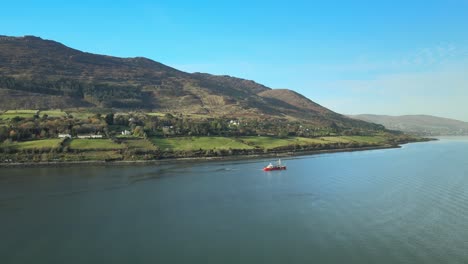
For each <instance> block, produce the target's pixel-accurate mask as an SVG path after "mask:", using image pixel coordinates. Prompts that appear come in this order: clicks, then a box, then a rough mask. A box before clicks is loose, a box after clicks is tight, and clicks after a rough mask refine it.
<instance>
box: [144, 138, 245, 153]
mask: <svg viewBox="0 0 468 264" xmlns="http://www.w3.org/2000/svg"><path fill="white" fill-rule="evenodd" d="M151 142H153V143H154V144H155V145H156V146H158V147H159V148H160V149H161V150H166V149H168V150H198V149H204V150H207V149H252V148H253V147H252V146H249V145H247V144H244V143H242V142H240V141H238V140H236V139H234V138H226V137H179V138H152V139H151Z"/></svg>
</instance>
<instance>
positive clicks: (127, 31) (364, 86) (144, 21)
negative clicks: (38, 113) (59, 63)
mask: <svg viewBox="0 0 468 264" xmlns="http://www.w3.org/2000/svg"><path fill="white" fill-rule="evenodd" d="M95 2H97V1H75V2H73V3H72V2H71V1H47V0H44V1H21V0H17V1H8V2H4V3H2V5H1V15H0V34H3V35H11V36H21V35H37V36H40V37H42V38H47V39H53V40H56V41H59V42H62V43H64V44H66V45H68V46H71V47H73V48H76V49H80V50H84V51H88V52H92V53H99V54H107V55H113V56H122V57H134V56H144V57H148V58H150V59H153V60H156V61H159V62H162V63H164V64H167V65H169V66H173V67H176V68H179V69H182V70H185V71H189V72H195V71H199V72H208V73H213V74H228V75H232V76H238V77H242V78H247V79H252V80H255V81H257V82H259V83H263V84H265V85H267V86H269V87H272V88H289V89H293V90H295V91H298V92H300V93H302V94H304V95H306V96H307V97H309V98H310V99H312V100H314V101H316V102H318V103H320V104H322V105H324V106H327V107H329V108H331V109H333V110H335V111H338V112H340V113H350V114H357V113H376V114H393V115H397V114H433V115H439V116H445V117H452V118H458V119H462V120H465V121H468V106H467V104H466V101H467V99H468V74H466V73H467V72H468V71H467V70H466V69H468V67H467V66H468V31H467V29H468V1H450V0H445V1H430V0H426V1H399V0H395V1H322V2H318V1H294V0H289V1H243V0H241V1H176V0H174V1H138V2H135V1H118V0H114V1H99V3H95Z"/></svg>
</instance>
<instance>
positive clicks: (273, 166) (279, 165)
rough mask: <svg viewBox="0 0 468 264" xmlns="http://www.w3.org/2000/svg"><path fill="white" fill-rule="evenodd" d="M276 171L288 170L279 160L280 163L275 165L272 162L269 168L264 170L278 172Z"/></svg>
mask: <svg viewBox="0 0 468 264" xmlns="http://www.w3.org/2000/svg"><path fill="white" fill-rule="evenodd" d="M276 170H286V166H285V165H282V164H281V160H280V159H279V160H278V162H277V163H276V164H275V165H273V164H272V163H271V162H270V164H268V166H266V167H264V168H263V171H276Z"/></svg>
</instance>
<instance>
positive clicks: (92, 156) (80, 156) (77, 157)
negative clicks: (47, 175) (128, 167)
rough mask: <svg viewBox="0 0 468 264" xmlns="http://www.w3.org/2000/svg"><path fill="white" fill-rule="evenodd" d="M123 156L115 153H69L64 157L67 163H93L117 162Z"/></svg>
mask: <svg viewBox="0 0 468 264" xmlns="http://www.w3.org/2000/svg"><path fill="white" fill-rule="evenodd" d="M121 158H122V155H120V154H119V153H117V152H115V151H91V152H82V153H67V154H65V155H64V156H63V160H66V161H91V160H100V161H102V160H115V159H121Z"/></svg>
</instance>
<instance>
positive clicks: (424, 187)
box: [0, 138, 468, 264]
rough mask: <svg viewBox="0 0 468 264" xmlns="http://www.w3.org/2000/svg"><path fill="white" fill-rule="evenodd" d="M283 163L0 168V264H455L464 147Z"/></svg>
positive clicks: (460, 257)
mask: <svg viewBox="0 0 468 264" xmlns="http://www.w3.org/2000/svg"><path fill="white" fill-rule="evenodd" d="M283 161H284V162H285V163H286V164H287V165H288V170H287V171H281V172H278V171H277V172H270V173H267V172H263V171H261V167H262V166H264V165H266V164H267V163H268V162H269V161H267V160H257V161H242V162H217V163H202V164H198V165H197V164H185V165H184V164H172V165H164V166H129V167H117V166H109V167H86V166H84V167H83V166H77V167H72V168H41V169H38V168H24V169H19V168H14V169H0V235H1V239H0V262H1V263H3V264H7V263H204V264H205V263H467V262H468V251H467V250H466V249H467V248H468V139H466V138H458V139H443V140H441V141H438V142H429V143H418V144H409V145H406V146H404V147H403V148H402V149H390V150H376V151H364V152H353V153H336V154H325V155H317V156H307V157H299V158H293V159H285V160H283Z"/></svg>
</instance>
